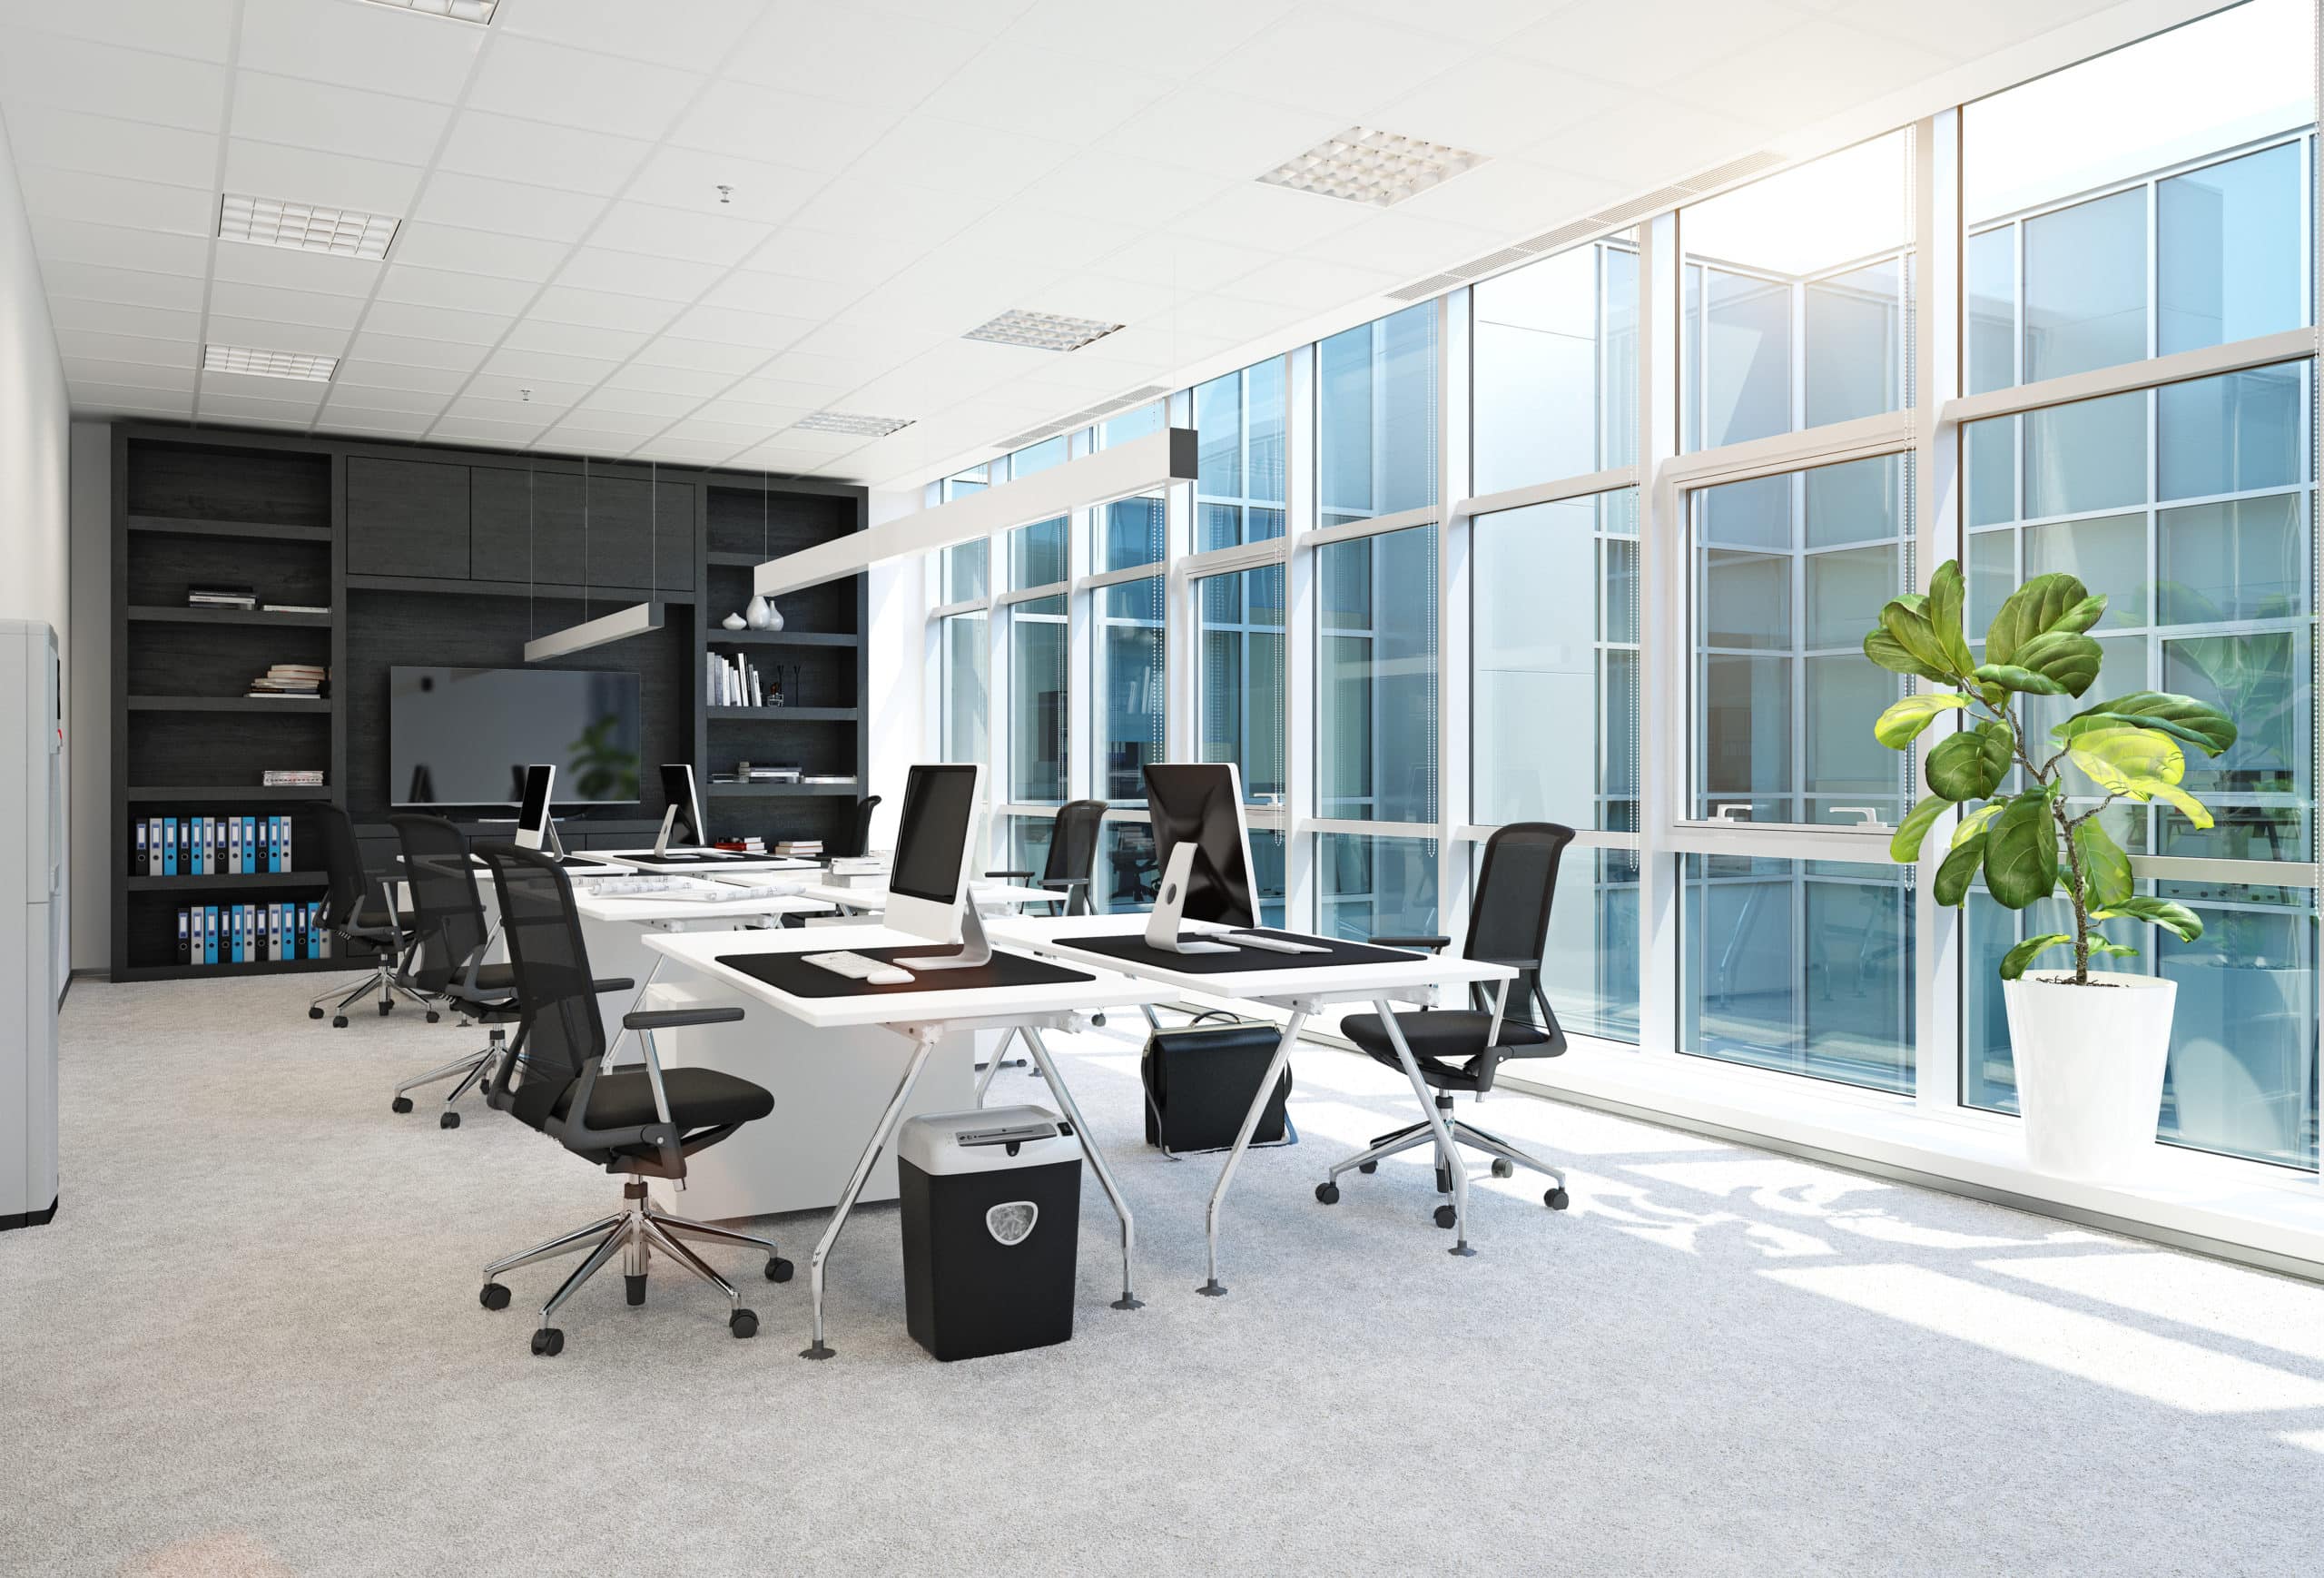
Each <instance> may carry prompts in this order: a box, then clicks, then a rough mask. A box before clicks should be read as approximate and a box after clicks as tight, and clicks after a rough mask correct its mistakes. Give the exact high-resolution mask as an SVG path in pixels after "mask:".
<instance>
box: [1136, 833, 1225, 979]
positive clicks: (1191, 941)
mask: <svg viewBox="0 0 2324 1578" xmlns="http://www.w3.org/2000/svg"><path fill="white" fill-rule="evenodd" d="M1194 869H1195V845H1194V842H1193V841H1192V840H1191V839H1189V840H1187V842H1185V843H1179V844H1177V845H1176V846H1174V847H1173V848H1172V849H1171V851H1170V863H1169V865H1168V866H1167V867H1166V868H1165V869H1164V871H1163V873H1162V886H1161V888H1160V890H1159V892H1158V894H1157V897H1156V899H1155V901H1154V913H1153V914H1151V915H1149V916H1147V921H1146V945H1147V947H1148V948H1158V949H1160V950H1161V951H1162V952H1165V953H1233V952H1237V949H1236V946H1235V945H1234V944H1233V943H1231V942H1206V941H1204V940H1203V939H1200V938H1198V937H1196V936H1194V935H1192V934H1188V935H1187V936H1183V937H1182V936H1180V935H1179V934H1178V925H1179V922H1181V921H1182V920H1183V919H1184V918H1185V916H1184V911H1185V909H1186V907H1187V877H1189V876H1191V875H1192V874H1193V873H1194Z"/></svg>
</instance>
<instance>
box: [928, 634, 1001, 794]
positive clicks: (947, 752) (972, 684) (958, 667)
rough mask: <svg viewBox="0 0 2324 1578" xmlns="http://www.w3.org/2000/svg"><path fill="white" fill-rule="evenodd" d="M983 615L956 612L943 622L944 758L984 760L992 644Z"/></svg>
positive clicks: (987, 735) (941, 650)
mask: <svg viewBox="0 0 2324 1578" xmlns="http://www.w3.org/2000/svg"><path fill="white" fill-rule="evenodd" d="M989 640H990V634H989V626H987V625H986V623H985V616H984V615H982V614H955V615H952V616H950V617H949V618H947V619H946V620H944V622H943V632H942V636H941V641H940V663H941V666H942V670H943V674H942V684H943V709H944V712H943V719H942V733H943V736H944V759H945V760H946V761H948V762H981V761H983V760H984V759H985V742H986V741H987V740H988V739H989V738H990V735H989V734H988V732H987V719H986V715H985V705H986V704H985V696H986V694H987V691H986V683H987V670H988V669H989V667H990V656H989V655H990V652H991V647H990V646H989V645H988V642H989Z"/></svg>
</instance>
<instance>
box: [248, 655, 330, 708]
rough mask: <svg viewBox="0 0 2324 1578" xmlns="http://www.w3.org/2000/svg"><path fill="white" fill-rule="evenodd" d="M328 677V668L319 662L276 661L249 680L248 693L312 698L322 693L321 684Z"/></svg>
mask: <svg viewBox="0 0 2324 1578" xmlns="http://www.w3.org/2000/svg"><path fill="white" fill-rule="evenodd" d="M329 681H330V669H328V668H325V667H322V666H320V665H319V664H312V663H277V664H274V665H272V666H270V667H269V668H268V669H267V671H266V672H265V673H264V674H261V675H260V676H257V677H256V678H254V679H252V680H251V687H250V690H249V692H248V694H249V695H253V696H269V695H275V696H303V697H306V698H307V699H309V700H313V699H315V698H318V697H320V695H322V693H323V686H324V685H326V684H327V683H328V682H329Z"/></svg>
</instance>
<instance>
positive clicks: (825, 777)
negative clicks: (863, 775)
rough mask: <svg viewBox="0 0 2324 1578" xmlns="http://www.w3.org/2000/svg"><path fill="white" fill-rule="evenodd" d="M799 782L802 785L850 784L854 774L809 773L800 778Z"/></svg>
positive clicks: (853, 780)
mask: <svg viewBox="0 0 2324 1578" xmlns="http://www.w3.org/2000/svg"><path fill="white" fill-rule="evenodd" d="M799 782H801V783H802V784H852V783H854V782H855V774H852V773H809V774H806V775H804V776H803V777H802V778H801V779H800V780H799Z"/></svg>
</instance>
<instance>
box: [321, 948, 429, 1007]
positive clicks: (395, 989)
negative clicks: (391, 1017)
mask: <svg viewBox="0 0 2324 1578" xmlns="http://www.w3.org/2000/svg"><path fill="white" fill-rule="evenodd" d="M374 992H377V993H378V994H379V1011H380V1012H381V1013H385V1012H387V1011H388V1010H389V1009H390V1008H392V1007H394V1006H395V1001H396V999H397V998H399V997H401V998H405V999H407V1000H409V1001H411V1002H414V1003H417V1004H418V1005H419V1007H421V1008H424V1009H428V1010H430V1011H433V1010H434V1009H435V1007H436V1005H435V1004H434V1003H432V1002H430V1001H428V999H427V997H426V996H424V995H423V994H422V993H420V992H419V991H416V990H415V989H413V988H411V987H409V986H406V985H405V984H404V983H403V982H402V981H398V980H397V979H396V976H395V961H393V960H392V959H388V960H382V961H381V962H379V964H378V965H376V966H374V967H373V969H372V971H371V972H370V973H369V975H366V976H363V977H362V978H361V979H359V980H358V981H356V983H355V988H354V990H353V991H348V992H346V993H345V995H343V996H342V995H341V988H340V986H330V987H326V988H324V989H323V990H322V991H319V992H317V993H315V995H314V996H313V997H311V998H309V999H308V1000H307V1011H308V1013H309V1016H310V1017H315V1015H314V1011H315V1010H317V1009H319V1008H320V1007H322V1005H323V1004H325V1003H327V1002H329V1001H330V1000H331V999H332V998H334V997H336V998H338V999H339V1002H338V1004H337V1006H336V1007H334V1008H333V1009H332V1010H331V1013H332V1015H333V1016H334V1017H337V1016H340V1015H343V1014H345V1013H346V1012H347V1005H348V1004H350V1003H351V1002H353V1001H356V1000H357V999H358V998H361V997H369V996H370V995H371V994H372V993H374Z"/></svg>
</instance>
